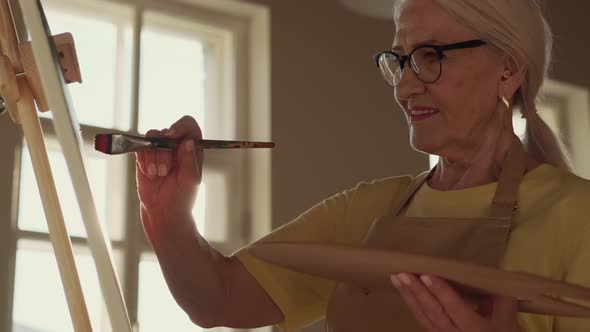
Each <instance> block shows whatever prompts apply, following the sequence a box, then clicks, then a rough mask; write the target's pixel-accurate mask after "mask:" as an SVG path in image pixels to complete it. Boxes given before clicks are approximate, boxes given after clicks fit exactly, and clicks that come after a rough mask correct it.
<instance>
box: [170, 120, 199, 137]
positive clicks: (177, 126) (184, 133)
mask: <svg viewBox="0 0 590 332" xmlns="http://www.w3.org/2000/svg"><path fill="white" fill-rule="evenodd" d="M167 136H168V137H170V138H181V139H186V138H196V139H202V138H203V133H202V131H201V127H200V126H199V124H198V123H197V121H196V120H195V119H194V118H193V117H191V116H188V115H186V116H183V117H182V118H180V119H179V120H178V121H176V122H175V123H174V124H172V126H170V130H169V131H168V133H167Z"/></svg>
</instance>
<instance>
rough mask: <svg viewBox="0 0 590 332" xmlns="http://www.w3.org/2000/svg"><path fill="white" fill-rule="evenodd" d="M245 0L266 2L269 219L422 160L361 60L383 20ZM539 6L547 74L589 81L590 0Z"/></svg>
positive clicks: (278, 0)
mask: <svg viewBox="0 0 590 332" xmlns="http://www.w3.org/2000/svg"><path fill="white" fill-rule="evenodd" d="M248 1H250V2H255V3H260V4H265V5H268V6H269V7H270V8H271V22H272V23H271V28H272V31H271V36H272V38H271V40H272V48H271V49H272V116H273V119H272V131H273V135H272V136H273V139H274V140H275V141H276V142H277V148H276V149H275V151H274V152H273V160H272V162H273V168H272V170H273V185H272V190H273V222H274V226H278V225H280V224H283V223H285V222H288V221H289V220H291V219H292V218H294V217H296V216H297V215H298V214H299V213H301V212H303V211H304V210H305V209H307V208H309V207H310V206H311V205H313V204H315V203H317V202H318V201H320V200H321V199H323V198H326V197H327V196H329V195H331V194H333V193H335V192H338V191H341V190H344V189H346V188H348V187H351V186H354V185H355V184H356V183H357V182H359V181H362V180H367V179H373V178H380V177H385V176H390V175H398V174H406V173H412V174H415V173H417V172H418V171H420V170H423V169H426V168H427V167H428V159H427V157H426V156H425V155H423V154H420V153H418V152H415V151H413V150H411V149H410V148H409V145H408V133H407V126H406V124H405V120H404V117H403V115H402V114H401V112H400V111H399V110H398V109H397V107H396V105H395V101H394V99H393V90H392V89H390V88H388V87H387V86H386V85H385V83H384V82H383V81H382V79H381V77H380V76H379V73H378V72H377V70H376V68H375V67H374V65H373V64H372V62H371V56H372V55H373V54H374V53H376V52H377V51H379V50H381V49H386V48H387V47H388V46H389V45H390V44H391V42H392V37H393V34H392V33H393V25H392V23H391V22H390V21H386V20H377V19H370V18H364V17H361V16H359V15H356V14H354V13H351V12H349V11H347V10H346V9H344V8H343V7H341V6H339V5H338V4H337V2H336V0H296V1H285V0H275V1H272V0H248ZM564 3H567V4H568V5H569V6H567V7H566V6H564V5H563V4H564ZM548 12H549V16H550V21H551V22H552V25H553V28H554V30H555V33H556V52H555V53H556V58H555V65H554V69H553V74H552V77H553V78H555V79H557V80H561V81H565V82H569V83H572V84H577V85H581V86H585V87H587V88H588V87H590V60H589V59H590V47H589V46H588V45H585V44H586V43H588V42H590V39H589V38H588V37H587V34H588V30H589V29H588V27H585V28H584V27H583V25H584V24H585V25H587V24H586V23H585V22H587V17H586V16H587V14H588V13H590V2H588V1H584V0H575V1H573V0H572V1H567V2H565V1H558V0H551V1H549V3H548ZM309 331H322V328H321V325H316V326H315V327H313V328H310V329H309Z"/></svg>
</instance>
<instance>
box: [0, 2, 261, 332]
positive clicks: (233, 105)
mask: <svg viewBox="0 0 590 332" xmlns="http://www.w3.org/2000/svg"><path fill="white" fill-rule="evenodd" d="M43 6H44V8H45V12H46V14H47V18H48V21H49V25H50V28H51V30H52V33H53V34H54V35H55V34H58V33H61V32H71V33H72V35H73V36H74V41H75V44H76V50H77V53H78V60H79V63H80V67H81V73H82V79H83V84H71V85H69V89H70V92H71V95H72V99H73V103H74V107H75V110H76V113H77V117H78V120H79V121H80V124H81V127H82V132H83V137H84V140H85V141H86V143H87V146H86V157H87V158H86V162H87V164H86V168H87V173H88V175H89V179H90V183H91V188H92V191H93V196H94V200H95V203H96V206H97V209H98V213H99V218H100V220H101V222H103V223H104V226H105V228H106V230H107V231H108V234H109V237H110V240H111V243H112V246H113V251H114V256H115V257H114V259H115V262H114V263H115V264H116V270H117V272H118V274H119V281H120V283H121V286H122V288H123V292H124V296H125V299H126V302H127V307H128V310H129V314H130V317H131V319H132V323H133V324H134V325H135V326H136V328H137V330H138V331H141V332H144V331H162V330H174V331H199V330H200V329H199V328H198V327H196V326H195V325H194V324H192V323H191V322H190V320H189V319H188V317H187V316H186V314H185V313H184V312H183V311H182V310H181V309H180V308H179V307H178V306H177V304H176V303H175V301H174V300H173V298H172V296H171V295H170V293H169V291H168V288H167V286H166V284H165V281H164V279H163V276H162V274H161V271H160V268H159V265H158V264H157V261H156V260H155V255H154V254H153V252H152V250H151V248H150V246H149V244H148V242H147V240H146V239H145V237H144V235H143V230H142V229H141V223H140V220H139V214H138V202H137V197H136V193H135V174H134V172H135V168H134V164H135V160H134V158H133V156H132V155H123V156H107V155H103V154H100V153H97V152H95V151H93V138H94V135H95V134H97V133H105V132H109V131H110V130H111V129H116V130H119V131H124V132H128V133H131V134H136V133H140V134H142V133H145V132H146V131H147V130H149V129H151V128H156V129H161V128H164V127H168V126H169V125H171V124H172V123H173V122H174V121H176V120H177V119H178V118H180V117H182V116H183V115H191V116H193V117H195V118H196V119H197V121H198V122H199V124H200V125H201V128H202V129H203V133H204V136H205V137H207V138H215V139H244V140H246V139H248V140H270V117H269V114H270V109H269V107H270V103H269V99H270V98H269V91H268V90H269V84H268V81H269V65H270V64H269V56H268V52H269V35H268V26H269V14H268V10H267V9H266V8H263V7H260V6H255V5H250V4H236V3H234V2H230V1H225V0H211V1H198V5H197V1H195V2H194V4H192V3H191V1H185V2H167V3H166V4H163V3H160V2H157V1H156V2H145V1H138V0H124V1H117V2H112V1H104V0H83V1H82V0H44V1H43ZM250 82H255V84H250ZM253 110H256V112H253ZM51 118H52V116H51V113H45V114H42V115H41V123H42V127H43V130H44V133H45V139H46V144H47V146H48V151H49V158H50V163H51V167H52V171H53V175H54V179H55V182H56V186H57V188H58V194H59V198H60V201H61V205H62V211H63V214H64V219H65V222H66V226H67V229H68V232H69V234H70V236H71V238H72V243H73V246H74V253H75V259H76V264H77V268H78V273H79V275H80V278H81V283H82V288H83V291H84V296H85V299H86V302H87V306H88V310H89V315H90V319H91V323H92V326H93V330H94V331H101V332H102V331H111V328H110V322H109V320H108V314H107V313H106V308H105V307H104V303H103V300H102V294H101V291H100V287H99V284H98V276H97V273H96V269H95V266H94V261H93V259H92V256H91V255H90V251H89V248H88V244H87V239H86V232H85V228H84V227H83V222H82V220H81V216H80V212H79V210H78V208H77V200H76V198H75V195H74V191H73V187H72V185H71V183H70V181H69V173H68V172H67V167H66V164H65V159H64V158H63V155H62V154H61V151H60V146H59V143H58V141H57V137H56V133H55V131H54V129H53V126H52V123H51ZM13 134H14V135H17V133H13ZM18 139H20V140H21V141H22V140H23V138H22V137H19V138H18ZM18 139H15V140H14V141H17V140H18ZM20 145H22V146H20ZM15 146H16V151H15V155H16V156H17V157H16V158H14V159H10V163H9V165H7V166H2V167H8V168H7V169H9V170H10V168H12V169H13V170H14V171H12V170H10V171H6V172H5V174H11V176H12V178H11V179H12V182H11V183H12V184H14V185H13V186H12V187H10V188H8V187H7V188H6V189H4V188H2V190H3V191H4V192H12V191H15V192H16V194H15V195H14V197H17V198H18V199H15V200H14V201H15V203H13V204H12V209H11V210H10V211H8V212H6V213H5V214H2V216H6V217H7V220H14V221H15V224H16V227H14V225H13V226H12V228H10V227H11V225H10V223H6V225H5V226H0V227H6V229H2V230H5V231H6V232H4V233H5V234H7V235H6V237H7V239H8V240H9V241H7V243H13V244H14V245H13V247H12V248H11V250H10V251H8V252H5V253H0V256H2V255H5V256H2V259H4V260H6V261H7V262H12V264H11V268H9V269H6V270H3V271H2V272H0V274H3V275H2V276H1V277H0V282H2V283H4V284H3V285H0V288H3V289H13V291H12V292H9V291H7V292H0V295H2V296H4V297H5V298H3V299H2V301H1V302H0V312H6V313H7V315H4V316H0V330H2V331H15V332H17V331H19V332H20V331H22V332H24V331H30V330H39V331H56V332H57V331H59V332H61V331H72V327H71V322H70V317H69V311H68V309H67V305H66V300H65V296H64V294H63V289H62V284H61V279H60V277H59V273H58V269H57V264H56V261H55V257H54V255H53V250H52V247H51V242H50V238H49V234H48V230H47V223H46V221H45V215H44V213H43V209H42V205H41V200H40V198H39V193H38V190H37V186H36V181H35V177H34V172H33V168H32V165H31V161H30V157H29V153H28V150H27V147H26V144H24V143H23V144H15ZM205 160H206V161H205V165H204V170H203V184H202V186H201V188H200V190H199V197H198V199H197V202H196V204H195V208H194V210H193V213H194V216H195V220H196V222H197V227H198V229H199V230H200V231H201V232H202V233H203V234H204V236H205V237H206V238H207V239H208V240H209V242H210V243H211V244H212V245H213V246H215V247H216V248H217V249H218V250H220V251H221V252H222V253H224V254H229V253H231V252H233V251H235V250H236V249H238V248H240V247H241V246H243V245H245V244H246V243H248V242H250V241H251V240H252V239H254V238H256V237H258V236H259V235H260V234H263V233H265V232H267V231H268V230H270V227H271V226H270V225H271V223H270V151H239V150H232V151H229V150H226V151H206V153H205ZM4 184H5V182H1V183H0V186H1V185H4ZM13 187H14V188H13ZM72 204H74V205H75V206H71V207H70V205H72ZM0 213H3V212H0ZM230 225H231V227H230ZM9 228H10V229H9ZM3 239H4V238H3ZM39 275H43V278H39ZM12 286H14V287H12ZM155 304H157V305H155ZM162 312H164V313H166V314H165V315H163V314H162ZM155 317H157V318H158V319H157V320H155V319H154V318H155ZM164 327H165V328H164ZM214 330H216V331H230V329H226V328H220V329H214Z"/></svg>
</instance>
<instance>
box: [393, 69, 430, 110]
mask: <svg viewBox="0 0 590 332" xmlns="http://www.w3.org/2000/svg"><path fill="white" fill-rule="evenodd" d="M425 89H426V88H425V83H424V82H422V81H420V79H418V76H417V75H416V73H415V72H414V71H413V70H412V68H411V66H410V64H409V63H407V64H406V65H405V66H404V69H403V70H402V76H401V79H400V81H399V83H398V84H397V86H396V87H395V97H396V99H397V100H400V101H401V100H408V99H410V98H411V97H412V96H414V95H416V94H421V93H424V90H425Z"/></svg>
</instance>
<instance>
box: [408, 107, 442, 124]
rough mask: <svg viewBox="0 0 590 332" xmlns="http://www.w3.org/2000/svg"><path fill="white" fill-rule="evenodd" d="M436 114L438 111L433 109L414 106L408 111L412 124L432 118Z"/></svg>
mask: <svg viewBox="0 0 590 332" xmlns="http://www.w3.org/2000/svg"><path fill="white" fill-rule="evenodd" d="M438 112H439V110H437V109H436V108H433V107H427V106H415V107H412V108H411V109H410V118H411V119H412V122H415V121H422V120H426V119H428V118H430V117H432V116H434V115H435V114H437V113H438Z"/></svg>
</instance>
